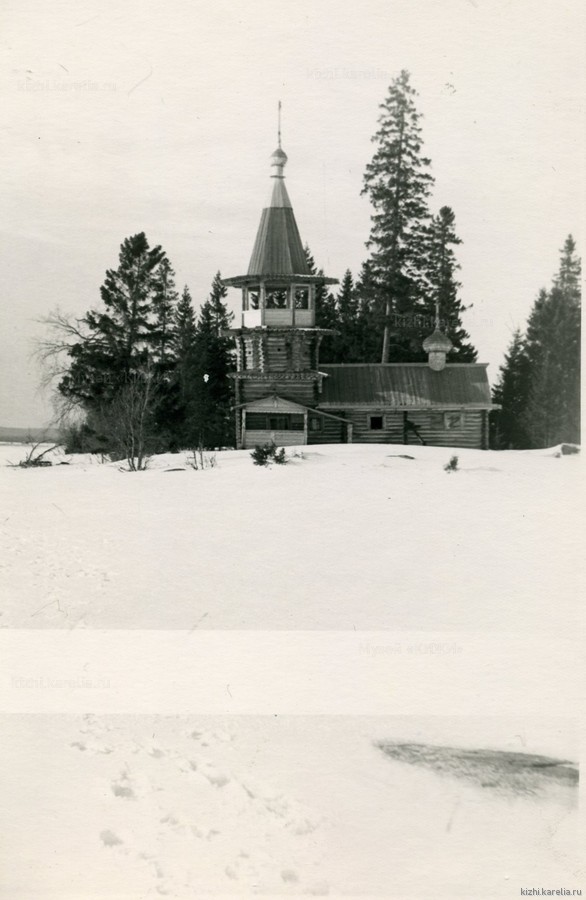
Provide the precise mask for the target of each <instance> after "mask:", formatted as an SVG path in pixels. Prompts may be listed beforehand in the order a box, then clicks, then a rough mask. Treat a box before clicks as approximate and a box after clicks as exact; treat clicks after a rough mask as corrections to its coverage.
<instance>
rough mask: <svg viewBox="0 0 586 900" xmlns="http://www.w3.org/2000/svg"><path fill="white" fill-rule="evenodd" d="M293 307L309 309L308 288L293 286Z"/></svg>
mask: <svg viewBox="0 0 586 900" xmlns="http://www.w3.org/2000/svg"><path fill="white" fill-rule="evenodd" d="M293 296H294V298H295V309H309V288H306V287H302V288H295V292H294V294H293Z"/></svg>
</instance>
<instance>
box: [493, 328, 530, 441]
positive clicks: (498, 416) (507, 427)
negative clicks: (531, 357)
mask: <svg viewBox="0 0 586 900" xmlns="http://www.w3.org/2000/svg"><path fill="white" fill-rule="evenodd" d="M492 399H493V402H494V403H498V404H499V406H501V409H500V410H497V411H496V412H495V414H494V416H493V422H494V429H493V437H492V441H491V443H492V445H493V447H494V448H495V449H497V450H524V449H526V448H527V447H529V436H528V434H527V430H526V428H525V425H524V413H525V409H526V407H527V402H528V399H529V361H528V359H527V353H526V349H525V341H524V339H523V336H522V334H521V330H520V329H519V328H517V329H516V330H515V332H514V333H513V338H512V340H511V343H510V346H509V349H508V351H507V354H506V356H505V361H504V363H503V364H502V366H501V367H500V369H499V378H498V381H497V383H496V385H495V386H494V388H493V392H492Z"/></svg>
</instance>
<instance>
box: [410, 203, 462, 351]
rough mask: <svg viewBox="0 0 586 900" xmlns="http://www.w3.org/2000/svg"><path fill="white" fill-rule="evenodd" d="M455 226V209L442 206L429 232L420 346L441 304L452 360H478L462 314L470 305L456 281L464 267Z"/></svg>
mask: <svg viewBox="0 0 586 900" xmlns="http://www.w3.org/2000/svg"><path fill="white" fill-rule="evenodd" d="M455 226H456V217H455V215H454V211H453V210H452V209H451V208H450V207H449V206H442V208H441V209H440V211H439V213H438V214H437V215H435V216H433V218H432V219H431V221H430V223H429V227H428V228H427V231H426V238H425V280H426V289H425V298H426V299H425V301H424V316H423V323H424V328H423V329H422V330H421V331H420V332H419V334H418V336H417V342H418V345H419V346H420V345H421V342H422V341H423V339H424V338H425V337H426V336H427V335H428V334H429V330H430V326H431V323H432V322H433V318H434V315H435V308H436V304H437V307H438V310H439V314H440V321H441V327H442V330H443V331H444V332H445V334H447V336H448V337H449V338H450V340H451V342H452V344H453V349H452V350H451V351H450V353H449V356H448V362H474V361H475V360H476V350H475V349H474V347H473V346H472V344H471V343H470V335H469V334H468V333H467V332H466V331H465V330H464V328H463V326H462V313H463V312H464V311H465V309H466V307H464V305H463V304H462V301H461V300H460V297H459V294H458V292H459V288H460V287H461V285H460V282H459V281H457V280H456V272H457V271H458V269H459V268H460V266H459V264H458V262H457V260H456V255H455V253H454V247H457V246H458V245H459V244H461V243H462V241H461V240H460V238H459V237H458V235H457V234H456V230H455Z"/></svg>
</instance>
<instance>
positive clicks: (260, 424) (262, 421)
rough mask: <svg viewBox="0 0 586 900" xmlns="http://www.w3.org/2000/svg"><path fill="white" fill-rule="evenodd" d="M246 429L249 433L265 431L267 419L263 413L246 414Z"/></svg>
mask: <svg viewBox="0 0 586 900" xmlns="http://www.w3.org/2000/svg"><path fill="white" fill-rule="evenodd" d="M246 427H247V428H248V429H249V430H250V431H266V430H267V417H266V416H265V414H264V413H252V412H249V413H246Z"/></svg>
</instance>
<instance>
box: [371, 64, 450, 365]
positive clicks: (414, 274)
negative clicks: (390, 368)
mask: <svg viewBox="0 0 586 900" xmlns="http://www.w3.org/2000/svg"><path fill="white" fill-rule="evenodd" d="M416 97H417V92H416V91H415V89H414V88H413V87H412V86H411V80H410V75H409V73H408V72H407V71H405V70H403V71H402V72H401V74H400V75H399V76H398V77H397V78H396V79H395V80H394V81H393V82H392V84H391V86H390V88H389V92H388V96H387V98H386V99H385V101H384V102H383V104H382V105H381V114H380V117H379V127H378V130H377V132H376V134H375V135H374V137H373V139H372V140H373V142H374V143H375V144H376V151H375V153H374V156H373V158H372V160H371V162H370V163H369V164H368V165H367V167H366V172H365V175H364V187H363V190H362V193H363V194H367V195H368V196H369V198H370V201H371V203H372V205H373V207H374V213H373V215H372V226H371V233H370V239H369V241H368V244H367V246H368V247H369V248H370V249H371V257H370V260H371V265H372V276H373V278H374V281H375V284H376V304H377V306H378V307H379V310H378V311H377V312H378V317H382V319H383V341H382V354H381V361H382V362H383V363H386V362H389V361H390V359H391V355H393V356H394V357H395V358H404V356H405V351H406V353H407V354H408V353H409V350H410V338H408V337H405V336H404V335H402V334H401V332H400V329H399V330H398V329H397V328H396V324H395V322H394V321H393V316H395V315H399V316H404V315H412V314H415V313H416V312H417V311H418V306H419V305H420V303H421V298H422V295H423V288H424V283H423V274H422V271H421V260H422V259H423V256H424V244H425V226H426V224H427V221H428V219H429V210H428V202H427V201H428V197H429V195H430V191H431V187H432V185H433V177H432V175H431V173H430V171H429V168H430V160H429V159H427V158H426V157H425V156H423V155H422V138H421V127H420V124H419V123H420V119H421V115H420V113H418V112H417V109H416V106H415V98H416ZM393 332H394V333H393ZM392 338H393V342H394V345H395V348H394V349H395V352H394V353H393V354H391V339H392Z"/></svg>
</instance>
